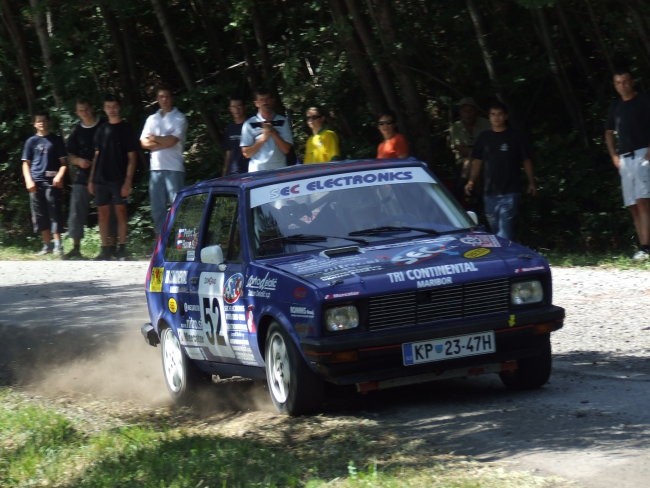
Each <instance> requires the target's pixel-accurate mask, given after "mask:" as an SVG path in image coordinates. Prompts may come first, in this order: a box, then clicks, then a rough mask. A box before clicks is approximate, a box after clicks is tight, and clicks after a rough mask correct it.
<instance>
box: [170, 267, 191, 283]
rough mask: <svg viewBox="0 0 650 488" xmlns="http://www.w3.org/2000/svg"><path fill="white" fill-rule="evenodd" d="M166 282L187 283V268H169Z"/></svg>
mask: <svg viewBox="0 0 650 488" xmlns="http://www.w3.org/2000/svg"><path fill="white" fill-rule="evenodd" d="M165 283H167V284H168V285H187V270H186V269H168V270H167V271H165Z"/></svg>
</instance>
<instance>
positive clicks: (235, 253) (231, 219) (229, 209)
mask: <svg viewBox="0 0 650 488" xmlns="http://www.w3.org/2000/svg"><path fill="white" fill-rule="evenodd" d="M204 241H205V244H204V246H213V245H215V244H218V245H220V246H221V249H222V251H223V256H224V258H225V259H226V261H240V260H241V259H240V252H239V251H240V245H239V244H240V241H239V219H238V214H237V197H236V196H234V195H215V196H214V200H213V201H212V205H211V207H210V215H209V217H208V225H207V228H206V230H205V238H204Z"/></svg>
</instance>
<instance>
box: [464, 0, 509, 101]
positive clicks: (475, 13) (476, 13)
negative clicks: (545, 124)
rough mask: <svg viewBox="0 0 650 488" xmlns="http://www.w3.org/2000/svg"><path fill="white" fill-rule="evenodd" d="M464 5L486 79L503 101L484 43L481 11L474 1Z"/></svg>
mask: <svg viewBox="0 0 650 488" xmlns="http://www.w3.org/2000/svg"><path fill="white" fill-rule="evenodd" d="M466 3H467V10H468V11H469V15H470V17H471V18H472V24H473V25H474V33H475V34H476V42H477V43H478V45H479V48H480V50H481V55H482V56H483V63H484V64H485V69H486V70H487V73H488V77H489V78H490V82H491V83H492V87H493V88H494V94H495V96H496V97H497V98H498V99H499V100H503V96H502V95H501V87H500V86H499V81H498V79H497V75H496V70H495V69H494V63H493V62H492V55H491V54H490V49H489V48H488V45H487V42H486V41H485V33H484V30H485V29H484V28H483V18H482V17H481V11H480V10H479V9H478V5H476V1H475V0H466Z"/></svg>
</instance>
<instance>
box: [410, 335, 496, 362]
mask: <svg viewBox="0 0 650 488" xmlns="http://www.w3.org/2000/svg"><path fill="white" fill-rule="evenodd" d="M495 351H496V344H495V340H494V331H491V330H490V331H488V332H481V333H478V334H467V335H460V336H453V337H443V338H441V339H434V340H431V341H421V342H407V343H405V344H402V358H403V361H404V365H405V366H412V365H414V364H420V363H430V362H433V361H444V360H445V359H455V358H462V357H466V356H478V355H480V354H489V353H491V352H495Z"/></svg>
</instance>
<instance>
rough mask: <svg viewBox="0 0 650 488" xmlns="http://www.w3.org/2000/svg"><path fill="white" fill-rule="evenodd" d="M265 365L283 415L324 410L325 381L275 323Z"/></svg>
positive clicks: (275, 403) (270, 335)
mask: <svg viewBox="0 0 650 488" xmlns="http://www.w3.org/2000/svg"><path fill="white" fill-rule="evenodd" d="M264 362H265V363H266V382H267V384H268V387H269V392H270V394H271V399H272V400H273V404H274V405H275V407H276V408H277V409H278V411H279V412H281V413H286V414H289V415H301V414H305V413H312V412H314V411H316V410H318V409H319V408H320V407H321V405H322V402H323V389H324V388H323V387H324V385H323V380H322V379H321V378H319V377H318V376H317V375H316V374H315V373H314V372H313V371H312V370H311V369H309V367H308V366H307V364H305V361H304V360H303V358H302V356H301V355H300V353H299V352H298V349H297V348H296V346H295V344H294V343H293V341H292V340H291V338H290V337H289V336H288V334H287V333H286V332H285V331H284V329H283V328H282V327H281V326H280V324H278V323H277V322H276V323H273V324H271V327H270V328H269V332H268V334H267V339H266V348H265V354H264Z"/></svg>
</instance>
